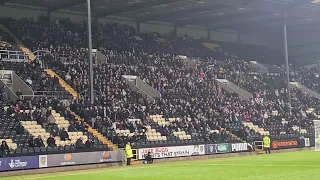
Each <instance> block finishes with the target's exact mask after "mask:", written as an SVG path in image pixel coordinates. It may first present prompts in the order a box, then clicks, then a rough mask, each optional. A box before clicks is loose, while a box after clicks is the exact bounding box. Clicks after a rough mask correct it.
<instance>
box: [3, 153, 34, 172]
mask: <svg viewBox="0 0 320 180" xmlns="http://www.w3.org/2000/svg"><path fill="white" fill-rule="evenodd" d="M38 159H39V158H38V156H21V157H8V158H0V171H15V170H23V169H36V168H39V161H38Z"/></svg>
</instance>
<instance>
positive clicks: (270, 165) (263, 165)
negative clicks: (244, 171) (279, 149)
mask: <svg viewBox="0 0 320 180" xmlns="http://www.w3.org/2000/svg"><path fill="white" fill-rule="evenodd" d="M194 165H199V166H250V167H315V168H319V167H320V165H299V164H216V163H213V164H194Z"/></svg>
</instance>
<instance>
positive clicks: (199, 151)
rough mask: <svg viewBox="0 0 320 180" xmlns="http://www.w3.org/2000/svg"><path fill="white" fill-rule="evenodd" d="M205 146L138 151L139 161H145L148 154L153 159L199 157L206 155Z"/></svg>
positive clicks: (156, 148)
mask: <svg viewBox="0 0 320 180" xmlns="http://www.w3.org/2000/svg"><path fill="white" fill-rule="evenodd" d="M204 148H205V145H188V146H170V147H155V148H144V149H138V159H144V158H145V156H146V155H147V154H148V152H150V153H151V155H152V157H153V158H156V159H160V158H171V157H184V156H197V155H204V154H205V149H204Z"/></svg>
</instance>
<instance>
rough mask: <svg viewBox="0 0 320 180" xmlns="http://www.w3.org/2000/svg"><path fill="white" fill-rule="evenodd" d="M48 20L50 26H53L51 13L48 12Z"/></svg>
mask: <svg viewBox="0 0 320 180" xmlns="http://www.w3.org/2000/svg"><path fill="white" fill-rule="evenodd" d="M47 18H48V23H49V25H50V24H51V12H50V11H47Z"/></svg>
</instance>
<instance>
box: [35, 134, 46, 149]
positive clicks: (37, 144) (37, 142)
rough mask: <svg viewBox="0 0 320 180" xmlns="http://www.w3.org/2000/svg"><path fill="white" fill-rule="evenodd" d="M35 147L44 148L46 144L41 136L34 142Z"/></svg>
mask: <svg viewBox="0 0 320 180" xmlns="http://www.w3.org/2000/svg"><path fill="white" fill-rule="evenodd" d="M34 145H35V147H44V143H43V140H42V137H41V136H40V135H39V136H38V137H37V138H36V139H35V140H34Z"/></svg>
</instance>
